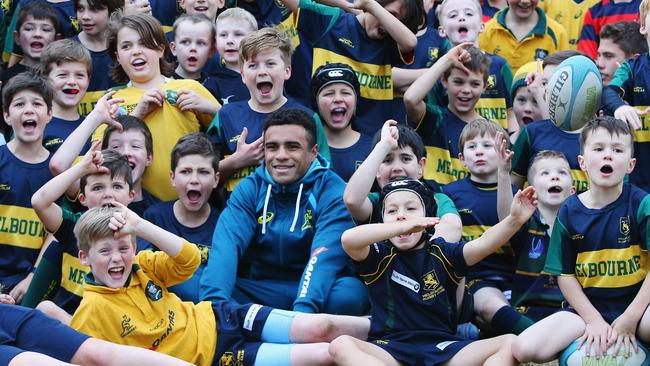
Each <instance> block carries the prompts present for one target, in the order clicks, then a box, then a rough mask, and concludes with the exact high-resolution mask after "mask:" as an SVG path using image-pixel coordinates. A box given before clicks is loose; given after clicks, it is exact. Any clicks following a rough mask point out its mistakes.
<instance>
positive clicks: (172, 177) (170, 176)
mask: <svg viewBox="0 0 650 366" xmlns="http://www.w3.org/2000/svg"><path fill="white" fill-rule="evenodd" d="M169 180H170V181H171V183H172V187H174V188H176V185H175V184H174V171H173V170H170V171H169Z"/></svg>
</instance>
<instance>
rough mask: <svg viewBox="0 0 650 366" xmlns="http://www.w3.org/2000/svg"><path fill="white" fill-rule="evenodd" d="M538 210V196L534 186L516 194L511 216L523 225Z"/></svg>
mask: <svg viewBox="0 0 650 366" xmlns="http://www.w3.org/2000/svg"><path fill="white" fill-rule="evenodd" d="M536 209H537V194H536V193H535V188H534V187H533V186H529V187H526V189H524V190H523V191H522V190H520V191H519V192H517V194H515V197H514V198H513V199H512V205H510V216H511V217H512V218H513V219H515V221H517V223H519V225H523V224H525V223H526V221H528V219H529V218H530V217H531V216H532V215H533V213H535V210H536Z"/></svg>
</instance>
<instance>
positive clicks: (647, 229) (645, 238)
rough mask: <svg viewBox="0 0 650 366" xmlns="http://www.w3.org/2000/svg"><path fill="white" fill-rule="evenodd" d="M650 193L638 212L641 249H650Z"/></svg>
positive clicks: (642, 201)
mask: <svg viewBox="0 0 650 366" xmlns="http://www.w3.org/2000/svg"><path fill="white" fill-rule="evenodd" d="M649 216H650V195H649V194H646V196H645V197H644V198H643V200H641V204H640V205H639V209H638V210H637V213H636V221H637V223H638V225H639V231H640V233H639V238H640V240H641V249H643V250H645V251H647V250H650V220H648V217H649Z"/></svg>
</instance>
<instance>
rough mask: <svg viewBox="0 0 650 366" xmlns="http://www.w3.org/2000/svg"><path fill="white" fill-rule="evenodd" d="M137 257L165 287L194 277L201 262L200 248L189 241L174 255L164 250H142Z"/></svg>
mask: <svg viewBox="0 0 650 366" xmlns="http://www.w3.org/2000/svg"><path fill="white" fill-rule="evenodd" d="M137 258H138V263H139V264H140V266H141V267H142V269H143V270H145V271H148V272H150V273H152V274H153V275H155V276H156V278H158V279H159V280H160V281H161V282H162V283H163V284H164V285H165V287H169V286H173V285H176V284H178V283H181V282H183V281H185V280H187V279H188V278H190V277H192V275H193V274H194V271H196V269H197V268H198V267H199V264H201V253H200V252H199V249H198V248H197V247H196V245H194V244H191V243H189V242H185V243H184V244H183V248H182V249H181V251H180V252H179V253H178V254H177V255H176V256H174V257H170V256H169V255H168V254H167V253H165V252H163V251H159V252H151V251H142V252H140V253H139V254H138V256H137Z"/></svg>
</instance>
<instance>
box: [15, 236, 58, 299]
mask: <svg viewBox="0 0 650 366" xmlns="http://www.w3.org/2000/svg"><path fill="white" fill-rule="evenodd" d="M62 261H63V251H62V250H61V246H60V245H59V243H58V242H56V241H53V242H52V243H50V245H49V246H48V247H47V249H46V250H45V253H43V257H42V258H41V261H40V262H39V263H38V266H37V267H36V270H35V271H34V277H33V278H32V282H30V284H29V288H28V289H27V293H25V297H24V298H23V300H22V302H21V303H20V305H22V306H27V307H30V308H35V307H36V305H38V304H39V303H40V302H41V301H44V300H49V299H51V298H52V297H53V296H54V294H56V292H57V290H58V289H59V286H60V285H61V266H62Z"/></svg>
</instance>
